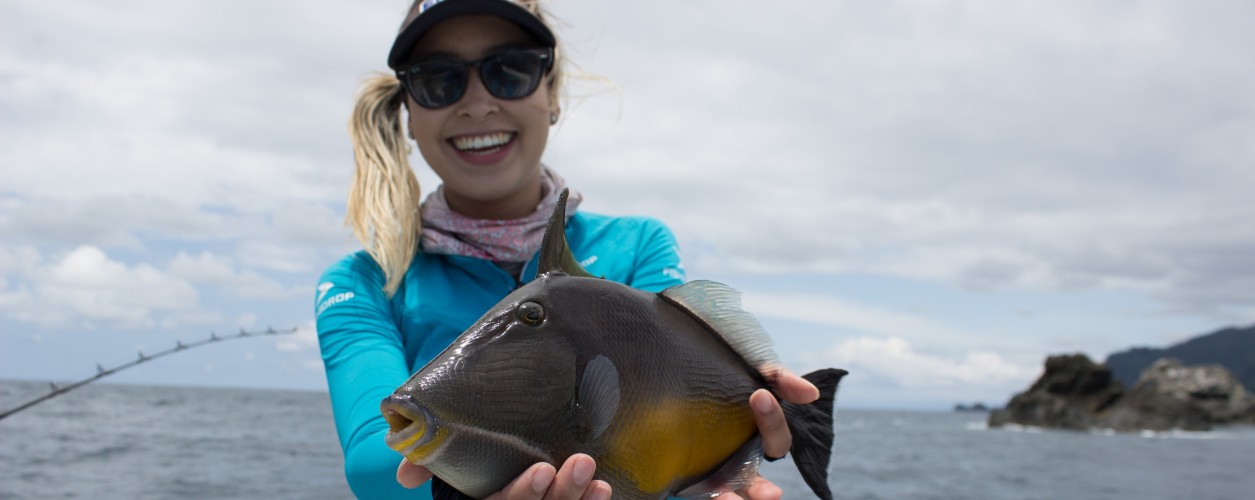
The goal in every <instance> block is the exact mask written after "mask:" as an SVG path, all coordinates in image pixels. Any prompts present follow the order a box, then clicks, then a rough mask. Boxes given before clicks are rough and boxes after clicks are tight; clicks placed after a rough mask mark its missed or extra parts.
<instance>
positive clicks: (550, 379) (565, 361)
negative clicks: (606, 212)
mask: <svg viewBox="0 0 1255 500" xmlns="http://www.w3.org/2000/svg"><path fill="white" fill-rule="evenodd" d="M560 200H561V201H560V202H559V204H558V207H557V208H555V211H554V216H553V217H552V218H551V219H550V226H549V228H548V229H547V231H546V235H545V243H544V244H543V245H542V249H541V254H542V257H541V266H540V269H541V274H540V275H538V277H537V278H536V279H535V280H533V281H532V282H530V283H528V284H527V285H525V286H522V287H521V288H519V289H518V290H515V291H514V292H513V293H511V294H510V295H508V296H507V297H505V298H504V299H502V301H501V302H500V303H498V304H497V305H495V306H494V307H493V308H491V309H490V310H489V311H488V312H486V313H485V314H484V316H482V317H481V318H480V319H479V320H478V321H477V322H476V323H475V324H474V325H472V326H471V327H470V328H469V329H468V330H467V331H466V332H464V333H463V334H462V335H461V336H459V337H458V339H457V340H455V341H454V342H453V343H452V344H451V345H450V346H449V347H448V348H447V349H446V350H445V351H444V352H443V353H441V354H440V355H438V356H436V357H435V358H434V359H433V360H432V361H431V362H430V363H428V364H427V366H424V367H423V368H421V369H420V370H419V371H418V372H417V373H415V374H414V375H413V376H412V377H411V378H410V380H408V381H407V382H406V383H405V384H403V385H402V386H401V387H399V388H398V389H397V391H396V392H395V393H394V394H393V396H391V397H389V398H387V399H385V400H384V402H383V404H382V405H381V411H383V413H384V416H385V418H386V419H387V420H388V423H389V426H390V427H391V431H390V432H389V433H388V444H389V446H391V447H393V448H394V449H396V450H397V451H398V452H400V453H402V454H403V455H405V456H407V457H408V458H409V459H410V460H411V461H412V462H414V463H417V464H420V465H424V466H426V467H427V468H428V469H430V470H431V471H432V472H433V473H434V474H435V475H436V476H437V478H438V481H439V482H441V483H447V484H448V485H449V486H452V489H450V488H445V487H444V485H443V484H439V485H437V486H439V487H437V488H434V490H433V491H436V492H437V497H438V498H441V496H442V495H445V494H447V495H450V496H449V498H465V496H464V495H469V496H470V497H479V498H482V497H484V496H487V495H488V494H490V493H492V492H495V491H498V490H500V489H501V488H502V487H504V486H505V485H506V484H507V483H508V482H509V481H511V480H512V479H513V478H515V477H517V476H518V474H520V473H522V472H523V471H524V470H526V469H527V468H528V467H529V466H530V465H531V464H533V463H536V462H540V461H544V462H549V463H551V464H554V465H555V466H557V465H560V464H561V463H562V462H563V461H565V459H566V458H567V457H569V456H571V455H572V454H575V453H586V454H589V455H591V456H593V457H594V458H595V459H596V460H597V463H598V467H597V477H598V478H599V479H602V480H604V481H606V482H608V483H609V484H610V485H611V486H612V488H613V489H614V492H615V496H616V497H617V498H629V499H656V498H665V497H667V496H670V495H686V496H692V497H699V496H709V494H710V493H712V492H718V491H726V490H728V489H735V488H739V487H743V486H746V485H747V484H748V481H749V480H750V478H752V477H753V475H754V473H755V472H756V470H757V464H758V461H759V459H761V456H762V451H761V447H760V446H759V444H758V438H757V428H756V425H755V421H754V417H753V413H752V412H751V410H750V409H749V405H748V400H749V396H750V394H751V393H753V392H754V391H755V390H757V389H759V388H763V387H767V386H768V385H767V383H766V381H765V380H764V379H763V377H762V375H760V374H759V371H758V369H759V368H760V367H763V366H764V365H768V364H772V363H774V362H775V361H774V359H775V358H774V354H773V353H771V351H770V342H769V339H767V337H766V334H765V332H762V331H761V326H759V325H758V323H757V321H756V320H753V319H752V317H749V315H748V314H746V313H744V312H743V311H741V310H740V305H739V300H740V299H739V294H738V293H736V292H735V290H731V289H730V288H727V287H726V286H723V285H719V284H717V283H710V282H705V283H702V282H694V283H686V284H684V285H679V286H677V287H674V288H673V289H669V290H666V291H664V292H662V293H660V294H654V293H649V292H644V291H641V290H636V289H634V288H631V287H628V286H626V285H622V284H619V283H614V282H610V281H607V280H602V279H598V278H594V277H592V276H589V275H588V274H587V272H586V271H584V270H583V269H582V268H579V266H578V264H576V263H575V259H574V256H572V255H571V254H570V249H569V248H568V247H567V246H566V242H565V238H564V237H563V222H564V218H563V217H562V214H563V213H564V210H565V193H564V195H563V196H562V197H561V198H560ZM821 372H823V373H822V375H823V376H818V375H816V374H820V373H821ZM821 372H816V373H815V374H808V375H807V378H808V379H811V380H812V381H815V382H816V385H817V386H819V387H820V390H821V401H825V403H824V405H826V408H825V407H812V406H808V405H793V404H790V403H782V406H783V407H784V409H785V414H786V418H787V419H788V420H789V426H790V428H791V429H795V432H794V435H795V436H806V438H804V439H795V442H794V447H795V462H804V463H799V464H798V465H799V469H800V470H802V472H803V476H804V478H806V479H807V483H808V484H809V485H811V486H812V488H813V489H815V491H816V494H817V495H818V496H819V497H820V498H831V493H830V492H828V491H827V486H826V480H827V479H826V478H827V464H828V457H829V456H830V455H831V449H830V447H831V442H832V430H831V427H832V425H831V414H832V408H831V404H832V394H833V392H834V391H835V389H836V385H837V382H838V381H839V380H840V378H841V376H842V375H844V371H842V370H832V369H828V370H822V371H821ZM801 430H805V431H806V432H798V431H801ZM812 436H818V437H812ZM812 441H813V442H812ZM799 447H801V448H802V449H799ZM803 457H805V458H803ZM455 490H456V491H455Z"/></svg>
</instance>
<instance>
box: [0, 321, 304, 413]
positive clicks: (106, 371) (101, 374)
mask: <svg viewBox="0 0 1255 500" xmlns="http://www.w3.org/2000/svg"><path fill="white" fill-rule="evenodd" d="M296 330H297V328H296V327H292V328H290V329H287V330H275V329H274V328H266V330H265V331H260V332H249V331H245V330H243V329H240V333H238V334H235V335H228V336H225V337H224V336H219V335H218V334H217V333H214V332H210V333H209V338H207V339H204V340H198V341H196V342H188V343H183V341H182V340H177V341H175V344H174V347H171V348H169V349H166V350H164V351H161V352H157V353H154V354H144V351H139V357H137V358H136V359H135V360H134V361H131V362H129V363H123V364H120V365H118V366H115V367H113V368H105V367H104V366H102V365H101V364H100V363H96V374H95V375H92V376H90V377H87V378H85V379H83V380H79V381H78V382H74V383H72V384H69V385H62V386H59V385H57V384H56V383H55V382H48V385H49V386H51V387H52V390H51V391H49V392H48V393H47V394H44V395H43V396H40V397H38V398H35V399H33V400H31V401H28V402H26V403H24V404H22V405H21V406H18V407H17V408H13V409H11V410H6V411H4V412H3V413H0V420H4V419H5V418H6V417H8V416H9V415H12V414H14V413H17V412H19V411H22V410H25V409H27V408H30V407H32V406H35V405H37V404H39V403H42V402H44V401H47V400H49V399H52V398H54V397H57V396H60V395H62V394H65V393H67V392H70V391H72V390H74V389H78V388H79V387H82V386H85V385H87V384H90V383H92V382H95V381H97V380H100V379H102V378H105V377H107V376H109V375H113V374H115V373H117V372H120V371H122V370H125V369H127V368H130V367H133V366H136V365H140V364H143V363H147V362H149V361H152V360H154V359H157V358H160V357H163V356H169V355H171V354H174V353H176V352H181V351H186V350H188V349H192V348H194V347H200V346H203V345H208V344H213V343H217V342H224V341H227V340H236V339H245V338H250V337H264V336H271V335H288V334H292V333H296Z"/></svg>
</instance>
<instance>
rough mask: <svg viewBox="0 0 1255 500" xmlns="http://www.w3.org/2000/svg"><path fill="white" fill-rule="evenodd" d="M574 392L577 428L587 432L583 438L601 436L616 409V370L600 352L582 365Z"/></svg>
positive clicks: (616, 411) (617, 405)
mask: <svg viewBox="0 0 1255 500" xmlns="http://www.w3.org/2000/svg"><path fill="white" fill-rule="evenodd" d="M577 391H578V393H577V394H576V406H577V411H578V418H579V421H580V428H581V429H582V430H584V431H585V432H586V433H587V439H586V440H585V441H592V440H593V439H596V438H597V437H599V436H601V434H602V433H603V432H606V429H607V428H609V427H610V423H611V422H613V421H614V416H615V414H616V413H618V412H619V399H620V392H619V370H618V369H617V368H615V366H614V362H612V361H610V358H607V357H605V356H602V355H597V356H595V357H594V358H593V359H592V360H591V361H589V362H588V364H586V365H584V375H583V377H581V378H580V385H579V388H578V389H577Z"/></svg>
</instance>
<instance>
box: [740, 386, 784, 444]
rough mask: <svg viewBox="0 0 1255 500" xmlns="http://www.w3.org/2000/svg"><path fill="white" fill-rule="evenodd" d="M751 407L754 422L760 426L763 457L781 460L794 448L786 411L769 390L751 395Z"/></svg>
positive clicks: (758, 391) (760, 390)
mask: <svg viewBox="0 0 1255 500" xmlns="http://www.w3.org/2000/svg"><path fill="white" fill-rule="evenodd" d="M750 407H751V408H753V409H754V421H755V422H756V423H757V424H758V434H759V438H760V439H761V440H762V444H763V455H766V456H767V458H780V457H783V456H784V455H785V454H786V453H788V452H789V449H790V448H792V447H793V434H792V433H791V432H789V425H788V423H786V422H785V420H784V410H782V409H780V404H779V403H777V402H776V397H775V396H773V395H772V394H771V391H768V390H767V389H759V390H757V391H754V394H751V395H750Z"/></svg>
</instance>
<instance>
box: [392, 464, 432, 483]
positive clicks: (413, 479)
mask: <svg viewBox="0 0 1255 500" xmlns="http://www.w3.org/2000/svg"><path fill="white" fill-rule="evenodd" d="M428 479H431V471H429V470H427V468H426V467H423V466H421V465H415V464H412V463H410V459H408V458H405V459H401V465H398V466H397V482H398V483H401V486H404V487H406V488H417V487H419V486H421V485H422V484H423V483H425V482H427V480H428Z"/></svg>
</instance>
